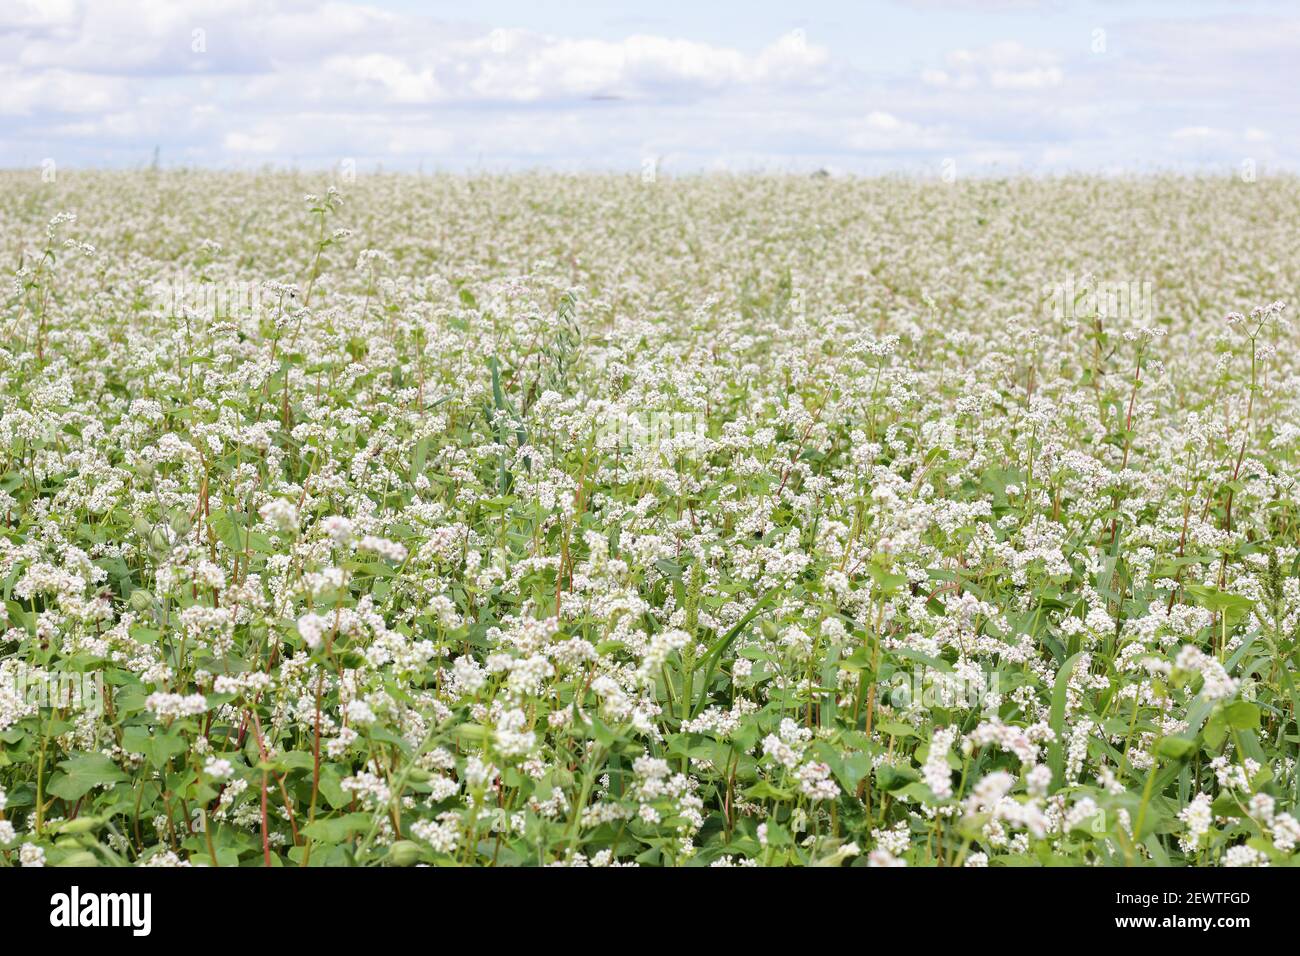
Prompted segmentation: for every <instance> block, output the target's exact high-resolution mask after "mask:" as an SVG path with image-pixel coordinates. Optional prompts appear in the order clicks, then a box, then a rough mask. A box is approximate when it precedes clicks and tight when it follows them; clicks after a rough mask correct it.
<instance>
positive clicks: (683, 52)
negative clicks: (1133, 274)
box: [0, 0, 1300, 170]
mask: <svg viewBox="0 0 1300 956" xmlns="http://www.w3.org/2000/svg"><path fill="white" fill-rule="evenodd" d="M371 2H372V3H374V4H382V3H383V2H384V0H371ZM915 5H916V6H920V7H931V8H935V9H940V8H942V9H947V10H954V11H961V10H965V11H967V12H968V13H971V12H973V11H976V10H985V11H987V12H984V13H981V14H980V15H979V23H980V24H981V29H980V30H979V31H975V32H977V33H978V34H980V35H982V36H987V35H989V34H990V32H991V31H992V30H993V29H994V28H996V30H997V33H994V34H993V35H995V36H1002V37H1004V39H1002V40H1000V41H998V42H992V43H984V44H982V45H981V44H979V43H971V44H970V45H968V46H963V47H961V48H958V49H949V50H944V49H942V48H940V49H927V50H924V52H923V53H921V54H917V55H914V56H913V55H908V56H901V55H900V56H895V57H894V58H893V60H892V61H891V65H888V66H885V65H882V63H883V62H884V61H887V60H889V57H888V56H887V55H886V56H884V57H882V63H877V62H876V55H877V54H890V53H891V52H892V45H893V44H894V43H895V41H896V40H897V39H898V38H897V37H895V36H894V35H893V34H891V33H890V27H889V23H888V21H889V17H888V16H886V15H885V14H887V13H888V11H885V12H884V13H882V14H881V15H880V17H879V19H880V20H881V22H880V23H879V24H876V23H874V22H873V23H872V27H873V28H877V27H878V29H875V32H873V33H872V34H871V35H872V36H873V37H874V38H875V39H874V41H873V43H872V44H871V45H869V46H867V47H864V48H862V49H861V50H859V49H858V48H856V47H853V46H851V44H850V42H849V41H848V40H843V39H840V38H837V37H836V36H835V35H834V34H833V33H832V32H831V31H830V28H829V25H822V26H821V27H815V26H810V27H809V28H808V33H807V34H805V33H804V32H803V31H802V30H789V29H786V30H785V32H784V33H782V32H781V30H782V29H783V28H782V27H777V28H775V29H773V31H772V33H771V34H770V35H769V39H768V41H767V42H766V43H763V42H758V41H756V40H754V39H753V38H752V34H747V33H746V32H745V30H743V29H740V28H739V27H738V29H737V31H736V33H735V36H736V37H743V36H750V37H751V39H750V40H749V41H748V42H746V43H741V42H736V43H734V44H731V45H729V44H728V43H727V42H723V41H722V40H720V39H719V37H718V36H717V35H714V36H711V37H709V38H708V39H704V38H701V37H700V36H698V35H694V34H693V33H692V30H691V29H690V25H689V23H685V22H684V21H683V20H682V18H681V17H680V16H678V17H677V18H676V20H674V19H673V18H672V17H671V16H665V17H662V18H660V19H657V20H655V19H652V20H645V19H642V20H640V21H638V22H637V24H636V28H635V32H629V33H628V34H623V33H621V32H615V31H613V30H611V29H610V28H609V27H608V24H606V25H604V27H603V28H601V29H597V27H598V26H599V25H597V24H593V27H592V34H591V35H582V34H581V32H580V28H573V27H570V29H569V30H568V31H567V32H565V31H558V32H554V33H550V32H543V31H542V30H539V29H523V28H520V27H519V26H518V25H512V24H509V23H490V22H488V23H468V22H445V21H439V20H436V19H433V18H430V17H428V16H424V15H421V14H419V13H411V12H392V11H388V10H384V9H379V8H378V7H377V6H367V5H363V4H361V3H357V2H342V0H329V2H324V0H186V2H176V0H0V123H2V124H3V127H2V132H3V135H0V165H16V164H29V163H34V162H39V159H40V158H41V157H46V156H55V157H58V158H59V159H60V161H61V162H67V163H69V164H75V163H77V162H100V161H110V162H119V163H134V162H140V161H143V160H146V159H147V158H148V156H149V154H150V153H151V152H152V150H153V148H154V146H155V145H159V146H160V147H161V149H162V154H163V158H164V162H166V161H168V160H169V159H170V160H172V161H183V162H195V163H204V164H214V165H221V164H227V163H231V164H239V163H262V162H271V163H285V164H288V163H294V164H303V165H330V164H332V163H335V162H337V161H339V159H340V158H342V157H352V158H356V159H357V160H358V162H359V163H367V162H373V163H383V164H384V165H386V166H393V165H398V166H400V165H407V166H414V165H416V164H417V163H422V162H423V163H427V164H428V165H430V166H441V167H455V168H463V167H465V166H471V165H477V164H479V163H483V164H484V165H486V166H489V167H491V168H500V167H502V166H521V165H525V166H526V165H539V164H550V165H557V166H565V167H574V166H584V165H585V166H603V167H610V166H614V167H618V168H625V169H637V168H639V164H640V161H641V159H642V157H643V156H645V155H662V156H664V157H667V159H666V162H668V163H669V164H670V165H672V164H675V168H678V169H686V168H707V167H709V166H711V165H713V164H714V163H715V162H722V163H724V164H726V165H728V166H729V167H733V168H734V166H735V165H736V164H745V163H753V164H755V165H761V166H763V167H764V168H772V167H777V168H805V167H815V166H818V165H826V166H834V167H836V168H842V169H864V170H875V169H881V168H897V167H899V166H903V167H904V168H913V169H916V168H921V167H932V166H933V165H934V164H935V163H936V162H938V160H939V159H941V158H944V157H954V158H956V159H957V160H958V162H959V163H960V164H961V165H962V168H963V169H964V170H970V169H972V168H980V167H989V166H993V165H997V166H999V167H1005V166H1006V165H1008V164H1011V163H1013V162H1014V163H1018V164H1026V165H1035V164H1036V165H1038V166H1041V167H1044V168H1059V167H1063V166H1071V165H1083V166H1089V165H1091V166H1094V167H1097V168H1100V167H1101V166H1102V165H1108V164H1113V163H1119V164H1123V163H1131V164H1136V165H1146V166H1150V165H1153V164H1160V163H1167V164H1170V165H1176V164H1179V163H1187V164H1202V165H1203V164H1208V163H1214V162H1218V163H1223V164H1235V163H1237V162H1239V160H1240V156H1241V155H1245V154H1246V152H1247V151H1249V153H1250V155H1252V157H1254V158H1257V159H1258V160H1259V161H1260V162H1267V163H1271V164H1274V165H1275V166H1276V165H1278V164H1289V165H1292V166H1295V165H1296V162H1297V160H1296V159H1295V157H1296V156H1300V130H1297V129H1296V127H1295V124H1294V123H1291V122H1290V116H1289V113H1288V111H1287V106H1286V105H1285V102H1284V101H1285V97H1283V96H1280V95H1279V91H1281V90H1285V89H1288V88H1290V87H1292V86H1295V85H1296V84H1297V83H1300V67H1298V66H1297V60H1296V57H1295V56H1294V52H1293V51H1294V50H1295V49H1297V48H1300V19H1297V18H1287V17H1272V18H1264V17H1258V18H1250V17H1244V16H1243V17H1234V18H1228V19H1225V18H1201V19H1196V18H1192V19H1183V20H1180V19H1178V18H1177V17H1178V11H1177V9H1176V7H1175V6H1174V5H1172V4H1171V5H1170V8H1169V9H1170V16H1169V17H1167V18H1166V19H1162V20H1143V19H1137V18H1136V17H1134V16H1133V15H1132V14H1129V13H1127V12H1126V11H1125V10H1124V9H1123V8H1122V7H1121V6H1120V5H1114V6H1113V7H1110V6H1105V7H1102V8H1099V9H1098V14H1097V16H1098V20H1099V21H1101V24H1102V25H1103V26H1105V28H1106V30H1107V38H1108V52H1107V53H1106V54H1105V55H1103V56H1096V55H1090V51H1089V50H1088V43H1087V40H1088V37H1090V36H1091V30H1092V29H1093V27H1092V25H1091V21H1089V23H1088V24H1087V25H1086V29H1084V28H1083V27H1080V29H1079V31H1078V33H1077V36H1074V39H1073V40H1071V41H1069V42H1068V43H1066V42H1065V41H1062V42H1063V44H1064V45H1063V46H1062V47H1061V48H1049V46H1045V45H1044V44H1045V43H1046V41H1045V40H1044V39H1043V38H1044V37H1047V36H1051V34H1050V33H1049V32H1045V31H1044V30H1043V29H1041V23H1040V22H1039V21H1040V19H1041V17H1040V14H1038V13H1030V14H1027V15H1026V14H1025V13H1023V12H1017V11H1016V10H1015V9H1014V8H1015V7H1017V6H1019V5H1017V4H1015V3H1011V4H1004V3H997V2H991V3H985V2H980V0H969V2H962V0H934V2H929V0H917V3H916V4H915ZM898 10H902V11H903V13H905V14H906V15H907V16H910V17H915V16H916V14H915V13H914V12H909V11H907V10H906V9H905V8H904V6H903V5H899V7H898ZM896 12H897V11H896ZM1048 12H1049V13H1050V14H1051V15H1052V16H1053V17H1055V16H1058V15H1060V13H1061V12H1060V11H1059V10H1056V9H1052V10H1050V11H1048ZM464 15H465V16H466V17H472V16H474V13H473V12H472V11H471V10H468V9H467V11H466V13H465V14H464ZM855 15H856V14H855ZM1044 15H1046V14H1044ZM1112 15H1113V16H1116V17H1119V18H1121V19H1122V20H1123V22H1122V23H1119V22H1116V23H1112V22H1108V18H1109V17H1111V16H1112ZM873 16H874V14H873ZM1031 17H1032V18H1034V20H1035V23H1036V24H1037V26H1035V28H1034V29H1032V30H1028V29H1025V25H1026V24H1027V23H1028V21H1029V18H1031ZM688 19H689V18H688ZM543 22H544V21H543ZM556 22H557V23H558V22H559V21H556ZM570 22H572V20H571V21H570ZM808 22H809V23H812V22H813V21H811V20H809V21H808ZM669 24H672V25H669ZM986 24H991V25H993V26H990V27H987V28H985V25H986ZM1004 27H1005V29H1004ZM846 35H847V34H846ZM1031 35H1032V36H1035V37H1038V38H1039V39H1038V40H1037V41H1035V42H1033V43H1031V42H1028V41H1027V40H1026V37H1028V36H1031ZM814 37H815V40H816V42H815V41H814ZM908 42H909V43H911V44H912V51H913V53H915V49H916V44H917V43H918V42H922V43H923V42H924V41H918V40H917V39H916V38H915V37H911V38H910V39H909V41H908ZM1071 44H1073V45H1071ZM832 50H835V51H836V52H837V53H838V57H837V56H835V55H833V53H832ZM106 157H107V160H106Z"/></svg>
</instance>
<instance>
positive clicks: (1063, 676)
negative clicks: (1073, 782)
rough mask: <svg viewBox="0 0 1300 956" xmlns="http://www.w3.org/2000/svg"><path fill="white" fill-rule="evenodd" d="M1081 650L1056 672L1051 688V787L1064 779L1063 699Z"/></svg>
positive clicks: (1054, 786)
mask: <svg viewBox="0 0 1300 956" xmlns="http://www.w3.org/2000/svg"><path fill="white" fill-rule="evenodd" d="M1082 656H1083V651H1080V652H1079V653H1077V654H1075V655H1074V656H1073V657H1071V658H1070V659H1069V660H1067V661H1066V662H1065V663H1064V664H1062V665H1061V669H1060V670H1058V671H1057V672H1056V685H1055V686H1054V687H1053V688H1052V710H1051V728H1052V730H1053V731H1055V732H1056V739H1055V740H1053V741H1052V742H1051V744H1050V745H1049V747H1048V766H1050V767H1051V769H1052V789H1053V790H1055V789H1057V788H1058V787H1060V786H1061V784H1062V782H1063V781H1064V779H1065V746H1064V739H1065V700H1066V691H1067V689H1068V688H1069V686H1070V675H1071V674H1073V673H1074V665H1075V664H1077V663H1079V658H1080V657H1082Z"/></svg>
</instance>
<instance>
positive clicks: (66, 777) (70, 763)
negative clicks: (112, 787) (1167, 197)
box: [49, 753, 127, 801]
mask: <svg viewBox="0 0 1300 956" xmlns="http://www.w3.org/2000/svg"><path fill="white" fill-rule="evenodd" d="M59 767H61V768H62V770H63V774H62V775H61V776H56V777H55V778H54V779H53V780H51V781H50V786H49V792H50V793H52V794H54V795H55V796H56V797H62V798H63V799H64V800H73V801H75V800H80V799H81V798H82V797H84V796H85V795H86V794H88V793H90V791H91V790H93V789H94V788H95V787H98V786H103V785H106V784H113V783H120V782H121V781H123V780H126V779H127V776H126V774H124V773H123V772H122V771H121V770H120V769H118V766H117V764H115V763H113V761H111V760H109V759H108V758H107V757H105V756H104V755H103V754H98V753H83V754H77V755H76V756H74V757H69V758H68V759H67V760H63V761H60V762H59Z"/></svg>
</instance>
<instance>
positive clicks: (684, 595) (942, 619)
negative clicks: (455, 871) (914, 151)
mask: <svg viewBox="0 0 1300 956" xmlns="http://www.w3.org/2000/svg"><path fill="white" fill-rule="evenodd" d="M1298 217H1300V180H1297V179H1296V178H1294V177H1287V176H1269V177H1264V178H1261V179H1260V180H1259V181H1257V182H1251V183H1246V182H1241V181H1239V180H1238V179H1236V178H1229V177H1226V176H1224V177H1208V176H1207V177H1201V178H1182V177H1173V176H1167V177H1166V176H1149V177H1138V178H1110V179H1107V178H1087V177H1066V178H1060V179H1041V180H1032V179H1009V180H1006V179H1003V180H996V179H987V180H961V181H958V182H955V183H943V182H939V181H937V180H936V181H925V182H922V181H919V180H913V179H907V178H883V179H853V178H846V179H840V178H834V177H797V176H771V177H765V176H735V177H732V176H709V175H702V176H691V177H683V178H675V179H674V178H666V177H660V178H659V179H658V181H643V179H642V178H641V177H640V176H613V175H574V176H564V175H559V174H525V175H512V176H490V175H478V176H443V175H439V176H432V177H431V176H424V177H421V176H416V175H388V174H373V175H360V176H356V177H353V176H346V177H335V178H334V179H331V178H330V177H329V176H327V175H326V174H324V173H316V174H307V173H302V174H291V173H259V174H255V173H213V172H186V171H147V170H146V171H138V172H118V173H111V172H98V173H91V172H69V173H61V174H60V175H59V177H58V181H57V182H56V183H46V182H42V181H41V179H40V177H39V176H38V175H36V174H33V173H30V172H24V173H19V172H12V173H3V174H0V242H2V243H3V245H2V248H0V254H2V255H3V268H4V272H5V280H6V281H5V284H4V288H3V293H2V295H3V313H2V314H3V328H4V335H3V337H2V338H0V515H2V516H3V527H2V528H0V586H2V587H3V609H4V610H3V620H2V621H0V632H2V639H0V677H2V678H3V679H2V680H0V860H3V862H4V863H5V864H7V865H10V866H19V865H21V866H41V865H47V866H48V865H58V864H81V865H92V864H101V865H159V866H189V865H193V866H236V865H239V866H262V865H271V866H319V865H331V866H334V865H384V866H401V865H413V864H428V865H432V866H451V865H468V866H557V865H561V866H631V865H641V866H803V865H811V866H1025V865H1056V864H1074V865H1100V866H1134V865H1198V866H1264V865H1286V864H1289V863H1291V862H1292V861H1293V860H1295V859H1296V853H1297V843H1300V819H1297V816H1300V810H1297V798H1298V796H1300V774H1298V773H1297V767H1296V756H1297V747H1298V744H1300V727H1298V726H1297V723H1296V719H1297V718H1296V707H1297V703H1298V702H1300V689H1298V688H1297V684H1298V683H1300V675H1297V673H1296V671H1297V661H1298V658H1297V653H1298V642H1300V530H1298V529H1300V523H1298V519H1300V510H1298V509H1300V493H1298V489H1297V485H1296V481H1297V477H1300V472H1298V458H1300V455H1298V452H1300V360H1298V359H1297V351H1296V341H1297V338H1296V332H1295V330H1294V327H1293V326H1292V325H1291V324H1290V323H1289V321H1288V311H1287V309H1286V305H1285V303H1286V302H1287V301H1289V300H1294V299H1295V296H1296V292H1297V290H1298V289H1300V253H1298V252H1297V248H1296V240H1295V223H1296V222H1297V219H1298Z"/></svg>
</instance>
